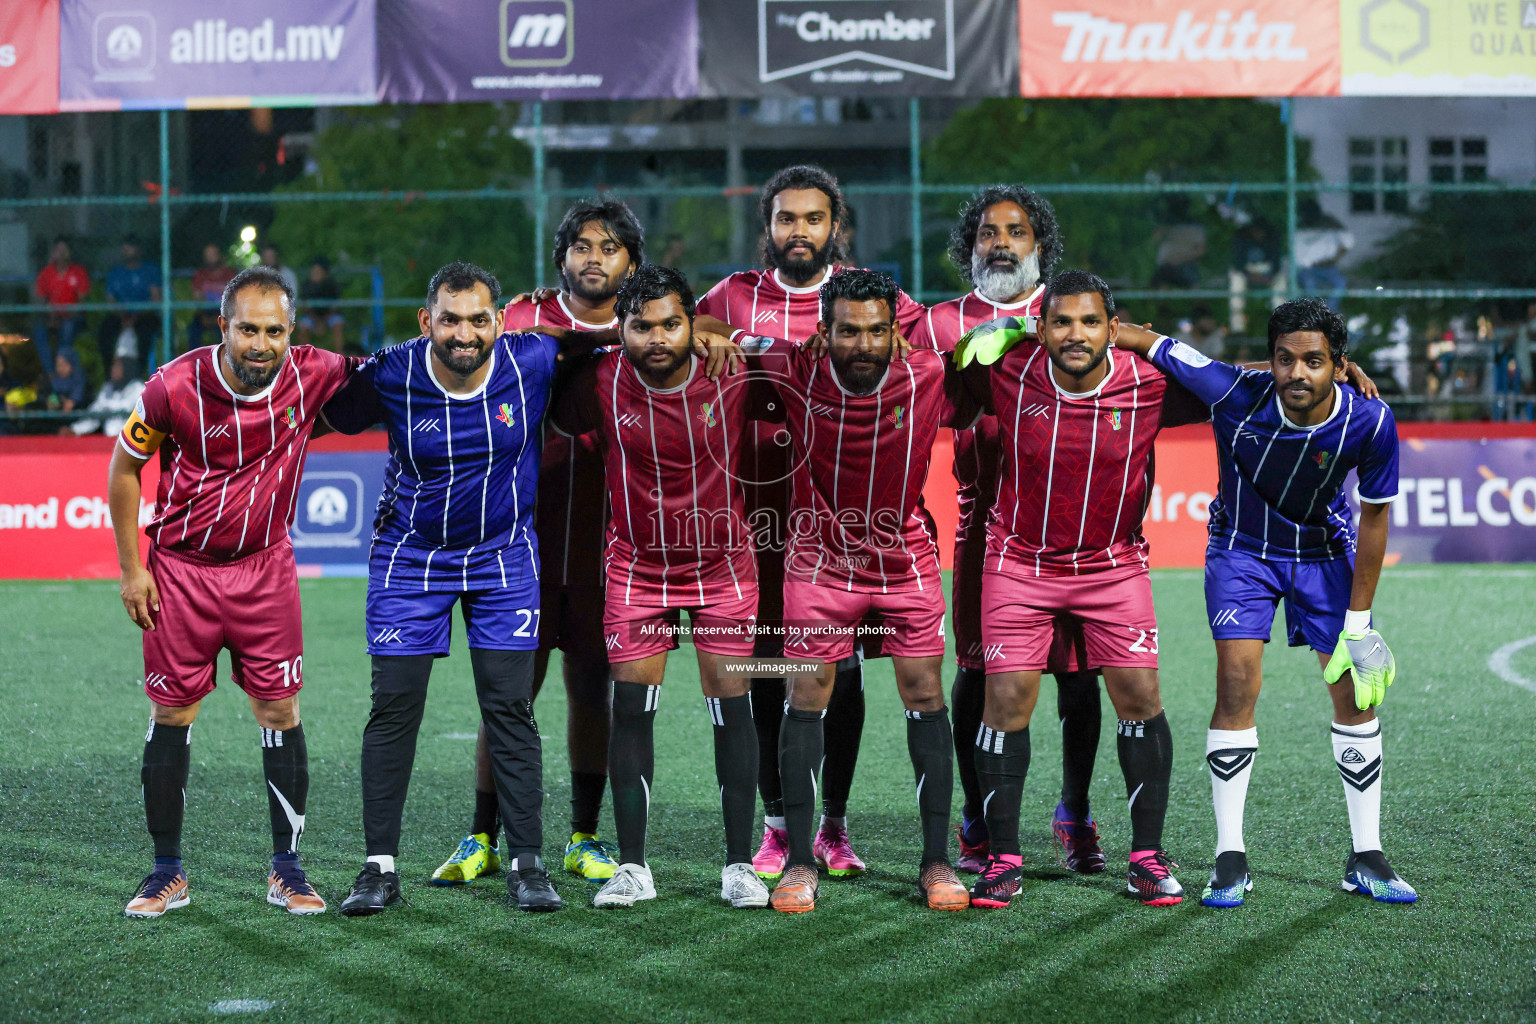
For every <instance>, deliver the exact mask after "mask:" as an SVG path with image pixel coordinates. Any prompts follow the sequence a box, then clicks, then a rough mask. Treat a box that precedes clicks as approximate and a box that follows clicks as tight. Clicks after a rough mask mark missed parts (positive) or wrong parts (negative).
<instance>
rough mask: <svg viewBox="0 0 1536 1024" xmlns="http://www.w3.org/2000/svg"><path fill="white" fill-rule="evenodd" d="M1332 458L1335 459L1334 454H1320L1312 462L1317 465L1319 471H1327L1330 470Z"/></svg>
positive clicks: (1313, 457)
mask: <svg viewBox="0 0 1536 1024" xmlns="http://www.w3.org/2000/svg"><path fill="white" fill-rule="evenodd" d="M1332 458H1333V453H1332V452H1318V453H1317V454H1316V455H1314V456H1312V461H1313V462H1315V463H1317V468H1318V469H1327V468H1328V462H1329V460H1330V459H1332Z"/></svg>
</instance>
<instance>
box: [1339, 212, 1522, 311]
mask: <svg viewBox="0 0 1536 1024" xmlns="http://www.w3.org/2000/svg"><path fill="white" fill-rule="evenodd" d="M1367 269H1368V272H1369V273H1371V274H1373V275H1374V276H1376V277H1379V278H1382V279H1384V280H1388V281H1424V282H1437V283H1441V282H1443V283H1455V284H1457V285H1462V286H1465V285H1472V284H1480V285H1491V286H1495V287H1504V288H1526V287H1530V286H1531V283H1532V282H1533V281H1536V193H1533V192H1504V193H1498V192H1492V193H1490V192H1474V193H1466V192H1461V193H1456V192H1439V193H1431V194H1430V195H1429V197H1428V199H1427V201H1426V202H1425V203H1424V205H1423V206H1422V207H1421V208H1420V209H1418V210H1417V211H1416V212H1415V213H1414V214H1413V219H1412V221H1411V222H1410V223H1409V224H1408V226H1407V227H1405V228H1403V230H1401V231H1399V232H1397V233H1396V234H1395V235H1392V236H1391V237H1390V238H1388V239H1387V240H1386V241H1385V242H1383V243H1382V246H1381V254H1380V255H1379V256H1378V257H1376V259H1374V260H1372V261H1371V263H1370V264H1369V265H1368V268H1367Z"/></svg>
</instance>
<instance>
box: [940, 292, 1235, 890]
mask: <svg viewBox="0 0 1536 1024" xmlns="http://www.w3.org/2000/svg"><path fill="white" fill-rule="evenodd" d="M1041 309H1042V313H1041V318H1040V327H1039V334H1040V341H1039V342H1036V341H1035V340H1033V339H1027V340H1025V341H1023V342H1022V343H1020V344H1018V345H1017V346H1016V347H1014V348H1012V349H1011V350H1009V351H1007V352H1006V353H1005V354H1004V355H1003V356H1002V357H1001V358H1000V359H998V360H997V362H995V363H994V364H993V365H992V366H991V368H990V371H989V372H987V374H986V376H987V382H988V385H989V391H990V396H991V406H992V411H993V412H994V413H995V414H996V416H997V420H998V424H999V427H1000V441H1001V444H1000V447H1001V452H1002V461H1001V473H1000V478H999V486H998V495H997V504H996V506H995V507H994V508H993V510H992V518H991V521H990V523H989V524H988V529H987V555H986V565H985V569H984V573H983V577H982V634H983V652H982V654H983V659H984V661H985V663H986V669H987V696H986V709H985V711H984V713H983V717H982V725H981V728H980V730H979V732H978V733H977V736H976V741H975V742H976V754H975V756H976V770H977V776H978V778H979V780H980V782H981V790H982V792H983V793H984V794H985V796H984V797H983V798H982V799H983V807H984V813H985V815H986V819H987V831H988V833H989V835H990V839H991V847H992V848H991V859H990V860H989V861H988V863H987V867H986V870H985V871H983V872H982V875H981V877H980V878H979V879H977V881H976V884H975V886H974V887H973V888H972V890H971V902H972V903H973V904H975V905H977V906H983V907H1002V906H1007V904H1008V902H1009V901H1010V900H1011V899H1012V898H1013V896H1014V895H1015V894H1016V893H1017V892H1018V890H1019V885H1020V879H1021V874H1022V871H1021V865H1022V858H1021V856H1020V849H1019V838H1018V836H1019V803H1020V800H1021V797H1022V794H1023V788H1024V776H1025V773H1026V772H1027V770H1028V768H1029V756H1030V742H1029V722H1030V715H1031V713H1032V712H1033V710H1034V706H1035V701H1036V699H1037V698H1038V696H1039V689H1040V674H1041V671H1042V670H1043V669H1044V668H1045V667H1046V664H1047V652H1048V650H1049V648H1050V646H1051V641H1052V636H1053V631H1054V623H1055V620H1056V619H1058V618H1059V617H1062V616H1071V617H1072V618H1074V619H1076V620H1078V621H1079V622H1080V623H1081V628H1082V631H1083V636H1084V642H1085V646H1086V649H1087V656H1088V659H1089V664H1092V665H1098V666H1101V667H1102V669H1103V673H1104V683H1105V687H1106V688H1107V689H1108V691H1109V696H1110V700H1111V701H1112V702H1113V703H1114V706H1115V711H1116V713H1117V714H1118V715H1119V718H1120V722H1119V727H1118V730H1117V732H1118V735H1119V741H1118V745H1119V754H1120V767H1121V771H1122V773H1123V774H1124V776H1125V785H1126V793H1127V794H1128V795H1129V798H1130V814H1131V855H1130V867H1129V871H1128V875H1127V889H1128V891H1129V892H1130V893H1132V894H1133V895H1137V896H1139V897H1140V898H1141V900H1142V902H1144V903H1146V904H1148V905H1151V906H1166V905H1169V904H1174V903H1178V902H1179V901H1180V900H1181V899H1182V898H1183V888H1182V887H1181V886H1180V885H1179V883H1178V880H1177V879H1175V878H1174V877H1173V873H1172V870H1171V868H1172V864H1171V862H1170V861H1169V860H1168V858H1167V856H1166V855H1165V853H1164V852H1163V848H1162V842H1163V836H1162V832H1163V819H1164V817H1165V815H1166V813H1167V808H1168V779H1169V775H1170V772H1171V770H1172V765H1173V743H1172V734H1171V733H1170V731H1169V728H1168V719H1167V717H1166V716H1165V715H1164V714H1163V706H1162V697H1161V695H1160V692H1159V689H1158V676H1157V650H1158V648H1157V616H1156V612H1155V611H1154V610H1153V606H1152V584H1151V579H1150V577H1149V576H1148V573H1147V565H1148V563H1147V542H1146V540H1145V539H1144V538H1143V537H1142V535H1141V521H1142V515H1143V513H1144V512H1145V509H1146V503H1147V500H1148V496H1149V494H1150V491H1151V487H1152V443H1153V440H1154V439H1155V438H1156V436H1157V433H1158V431H1159V429H1160V428H1161V427H1162V426H1163V425H1164V424H1171V423H1177V422H1197V421H1199V420H1203V419H1204V418H1205V411H1204V409H1203V408H1202V407H1200V406H1199V404H1198V403H1197V402H1195V401H1193V396H1192V395H1189V394H1188V392H1185V391H1183V389H1181V388H1178V387H1177V386H1176V385H1172V384H1171V383H1170V382H1169V381H1168V379H1167V378H1166V377H1165V376H1164V375H1163V374H1162V373H1161V372H1160V371H1159V370H1157V369H1156V368H1155V367H1153V366H1152V365H1151V364H1150V363H1148V362H1147V361H1146V360H1144V359H1142V358H1141V357H1139V356H1137V355H1135V354H1133V353H1130V352H1125V351H1119V350H1116V349H1114V348H1113V342H1114V339H1115V334H1116V331H1117V330H1118V326H1119V321H1118V320H1117V319H1116V318H1115V316H1114V312H1115V305H1114V299H1113V297H1112V296H1111V295H1110V292H1109V288H1108V287H1107V286H1106V285H1105V284H1104V282H1103V281H1101V280H1100V279H1099V278H1097V277H1095V276H1094V275H1092V274H1089V273H1086V272H1084V271H1080V270H1068V271H1064V272H1062V273H1060V274H1058V275H1056V277H1055V278H1053V279H1052V280H1051V282H1050V284H1049V285H1048V286H1047V287H1046V290H1045V294H1044V296H1043V297H1042V300H1041ZM968 344H969V342H968V341H967V340H962V346H967V347H968ZM978 365H979V364H978ZM983 369H984V368H983Z"/></svg>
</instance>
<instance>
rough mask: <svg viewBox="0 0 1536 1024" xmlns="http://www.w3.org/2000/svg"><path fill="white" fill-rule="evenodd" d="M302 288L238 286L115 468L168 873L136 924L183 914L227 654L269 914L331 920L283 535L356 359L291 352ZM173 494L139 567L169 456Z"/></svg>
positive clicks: (120, 539) (161, 865) (146, 891)
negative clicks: (145, 493) (254, 761)
mask: <svg viewBox="0 0 1536 1024" xmlns="http://www.w3.org/2000/svg"><path fill="white" fill-rule="evenodd" d="M293 309H294V294H293V288H292V286H291V285H289V284H288V283H287V282H286V281H284V280H283V278H282V277H281V276H280V275H279V274H278V273H277V271H275V270H272V269H270V268H268V267H252V268H251V269H249V270H243V271H241V272H240V273H239V274H237V275H235V277H234V279H233V280H231V281H230V282H229V284H228V285H227V286H226V287H225V289H224V296H223V300H222V302H221V303H220V308H219V332H220V335H221V337H220V341H219V343H218V344H217V345H210V346H208V347H206V348H199V349H194V350H193V351H191V352H188V353H187V354H186V355H183V356H181V357H180V358H177V359H174V360H172V361H171V362H169V363H167V364H166V365H165V366H163V367H161V369H160V371H159V372H158V373H156V374H155V375H154V376H153V377H151V378H150V379H149V382H148V383H146V384H145V386H144V393H143V395H142V396H141V397H140V398H139V402H138V406H137V407H136V408H135V409H134V412H133V415H132V416H130V417H129V419H128V423H127V425H126V426H124V428H123V432H122V435H121V437H120V438H119V439H118V445H117V450H116V451H115V452H114V453H113V455H112V466H111V470H110V474H109V478H108V484H107V493H108V500H109V501H110V503H111V508H112V522H113V533H114V536H115V539H116V541H117V554H118V561H119V563H120V564H121V566H122V583H121V588H122V598H123V606H124V607H125V608H126V609H127V611H128V616H129V618H131V619H132V620H133V622H134V624H135V625H137V626H138V627H139V628H140V629H142V630H143V631H144V691H145V693H147V694H148V695H149V699H150V712H151V714H150V724H149V733H148V735H147V736H146V737H145V741H144V764H143V769H142V772H141V778H142V782H143V787H144V813H145V818H146V820H147V822H148V825H149V834H150V836H151V837H152V838H153V839H154V844H155V867H154V870H153V871H152V872H151V873H150V875H149V876H148V877H147V878H145V880H144V881H143V883H141V884H140V886H139V889H138V892H137V893H136V895H135V896H134V898H133V901H132V902H130V903H129V904H128V907H127V911H126V913H127V914H128V915H129V916H130V917H159V916H160V915H161V914H163V913H165V912H166V911H167V910H171V909H174V908H176V907H181V906H185V905H186V904H187V901H188V897H187V876H186V873H185V872H184V871H183V870H182V866H181V826H182V815H183V811H184V809H185V803H186V795H185V794H186V787H187V770H188V765H189V763H190V757H189V748H188V744H189V743H190V742H191V728H192V721H193V719H195V718H196V717H197V711H198V707H199V706H200V704H201V702H202V700H203V698H204V697H206V696H207V695H208V694H209V693H211V692H212V691H213V688H214V678H213V672H214V664H215V662H216V660H217V658H218V654H219V651H220V650H228V651H229V652H230V661H231V667H232V670H233V671H232V678H233V679H234V682H235V684H236V685H238V686H239V687H240V688H241V689H243V690H244V691H245V692H246V696H247V697H248V698H249V699H250V703H251V712H252V714H253V716H254V717H255V719H256V724H257V725H258V726H260V728H261V744H262V766H263V769H264V771H265V773H266V783H267V785H266V789H267V796H268V802H269V809H270V812H271V821H272V840H273V857H272V870H271V873H270V875H269V876H268V879H267V901H268V902H269V903H273V904H276V905H278V906H282V907H284V908H286V909H287V910H288V911H289V913H294V914H318V913H320V912H321V911H323V910H324V909H325V901H324V900H322V899H321V898H320V896H319V894H318V893H316V892H315V890H314V887H313V886H311V885H310V884H309V882H308V880H307V879H306V878H305V877H304V871H303V869H302V868H301V867H300V866H299V857H298V843H299V837H300V836H301V835H302V834H303V832H304V809H305V802H306V797H307V794H308V790H309V762H308V754H307V752H306V747H305V742H304V727H303V726H302V725H301V724H300V723H299V707H298V692H299V688H300V687H301V686H302V685H303V674H302V666H303V661H304V659H303V651H304V637H303V622H302V620H301V618H300V614H299V583H298V575H297V572H296V570H295V568H294V562H293V548H292V546H291V544H290V543H289V540H288V527H289V525H290V524H291V523H292V522H293V510H294V502H295V500H296V499H297V496H298V484H299V475H300V472H301V471H302V469H303V466H304V451H305V448H306V446H307V445H308V444H309V437H310V432H311V430H312V429H313V427H314V425H315V420H316V417H318V416H319V415H320V407H321V406H322V405H324V404H325V402H326V400H327V399H329V398H330V397H331V396H332V395H334V394H335V393H336V392H337V391H338V390H339V389H340V388H341V386H342V385H343V384H344V383H345V382H346V380H347V379H348V377H349V376H350V375H351V373H352V371H353V370H354V369H355V364H356V361H353V360H348V359H346V358H344V357H342V356H339V355H335V354H333V353H331V352H327V351H324V350H322V349H316V348H311V347H310V346H308V345H293V346H290V345H289V337H290V335H291V334H292V331H293ZM157 452H158V453H159V457H160V485H159V493H158V495H157V497H156V499H155V515H154V518H153V520H151V522H150V524H149V528H148V533H149V558H148V559H147V562H140V560H139V538H138V510H139V496H140V485H139V474H140V472H141V471H142V469H143V466H144V463H145V462H147V461H148V460H149V459H150V458H151V457H152V456H154V455H155V454H156V453H157Z"/></svg>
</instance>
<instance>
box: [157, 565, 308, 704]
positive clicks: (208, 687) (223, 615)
mask: <svg viewBox="0 0 1536 1024" xmlns="http://www.w3.org/2000/svg"><path fill="white" fill-rule="evenodd" d="M149 571H150V574H151V575H152V576H154V578H155V586H156V587H157V588H158V589H159V591H160V611H159V613H158V614H156V615H155V628H154V629H152V630H149V631H147V632H146V633H145V634H144V692H145V693H147V694H149V699H150V700H152V701H154V702H155V703H156V704H163V705H165V706H167V707H173V708H174V707H185V706H186V705H188V704H196V703H197V702H198V701H200V700H202V699H203V698H204V697H206V696H208V694H210V693H212V692H213V687H214V681H213V667H214V662H215V661H216V660H217V659H218V656H219V651H220V650H224V649H227V650H228V651H229V654H230V667H231V672H230V678H231V679H233V680H234V682H235V685H236V686H238V687H240V688H241V689H242V690H244V691H245V692H246V693H248V694H250V695H251V696H252V697H255V698H256V699H257V700H281V699H282V698H284V697H291V696H293V695H294V694H296V693H298V692H299V688H300V687H301V686H303V685H304V681H303V678H302V673H303V666H304V657H303V655H304V620H303V616H302V615H301V614H300V611H299V575H298V572H297V571H296V570H295V568H294V565H293V546H292V545H291V544H290V543H289V542H288V540H287V538H284V539H283V540H282V541H281V542H280V543H277V544H274V545H272V546H271V547H269V548H267V549H265V550H263V551H258V552H256V553H255V554H253V555H246V556H245V557H244V558H240V559H236V560H235V561H233V562H218V563H209V562H194V561H192V560H190V559H188V558H185V557H183V556H181V555H177V554H173V553H171V552H167V551H164V550H161V549H160V548H158V547H156V546H155V545H150V549H149Z"/></svg>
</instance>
